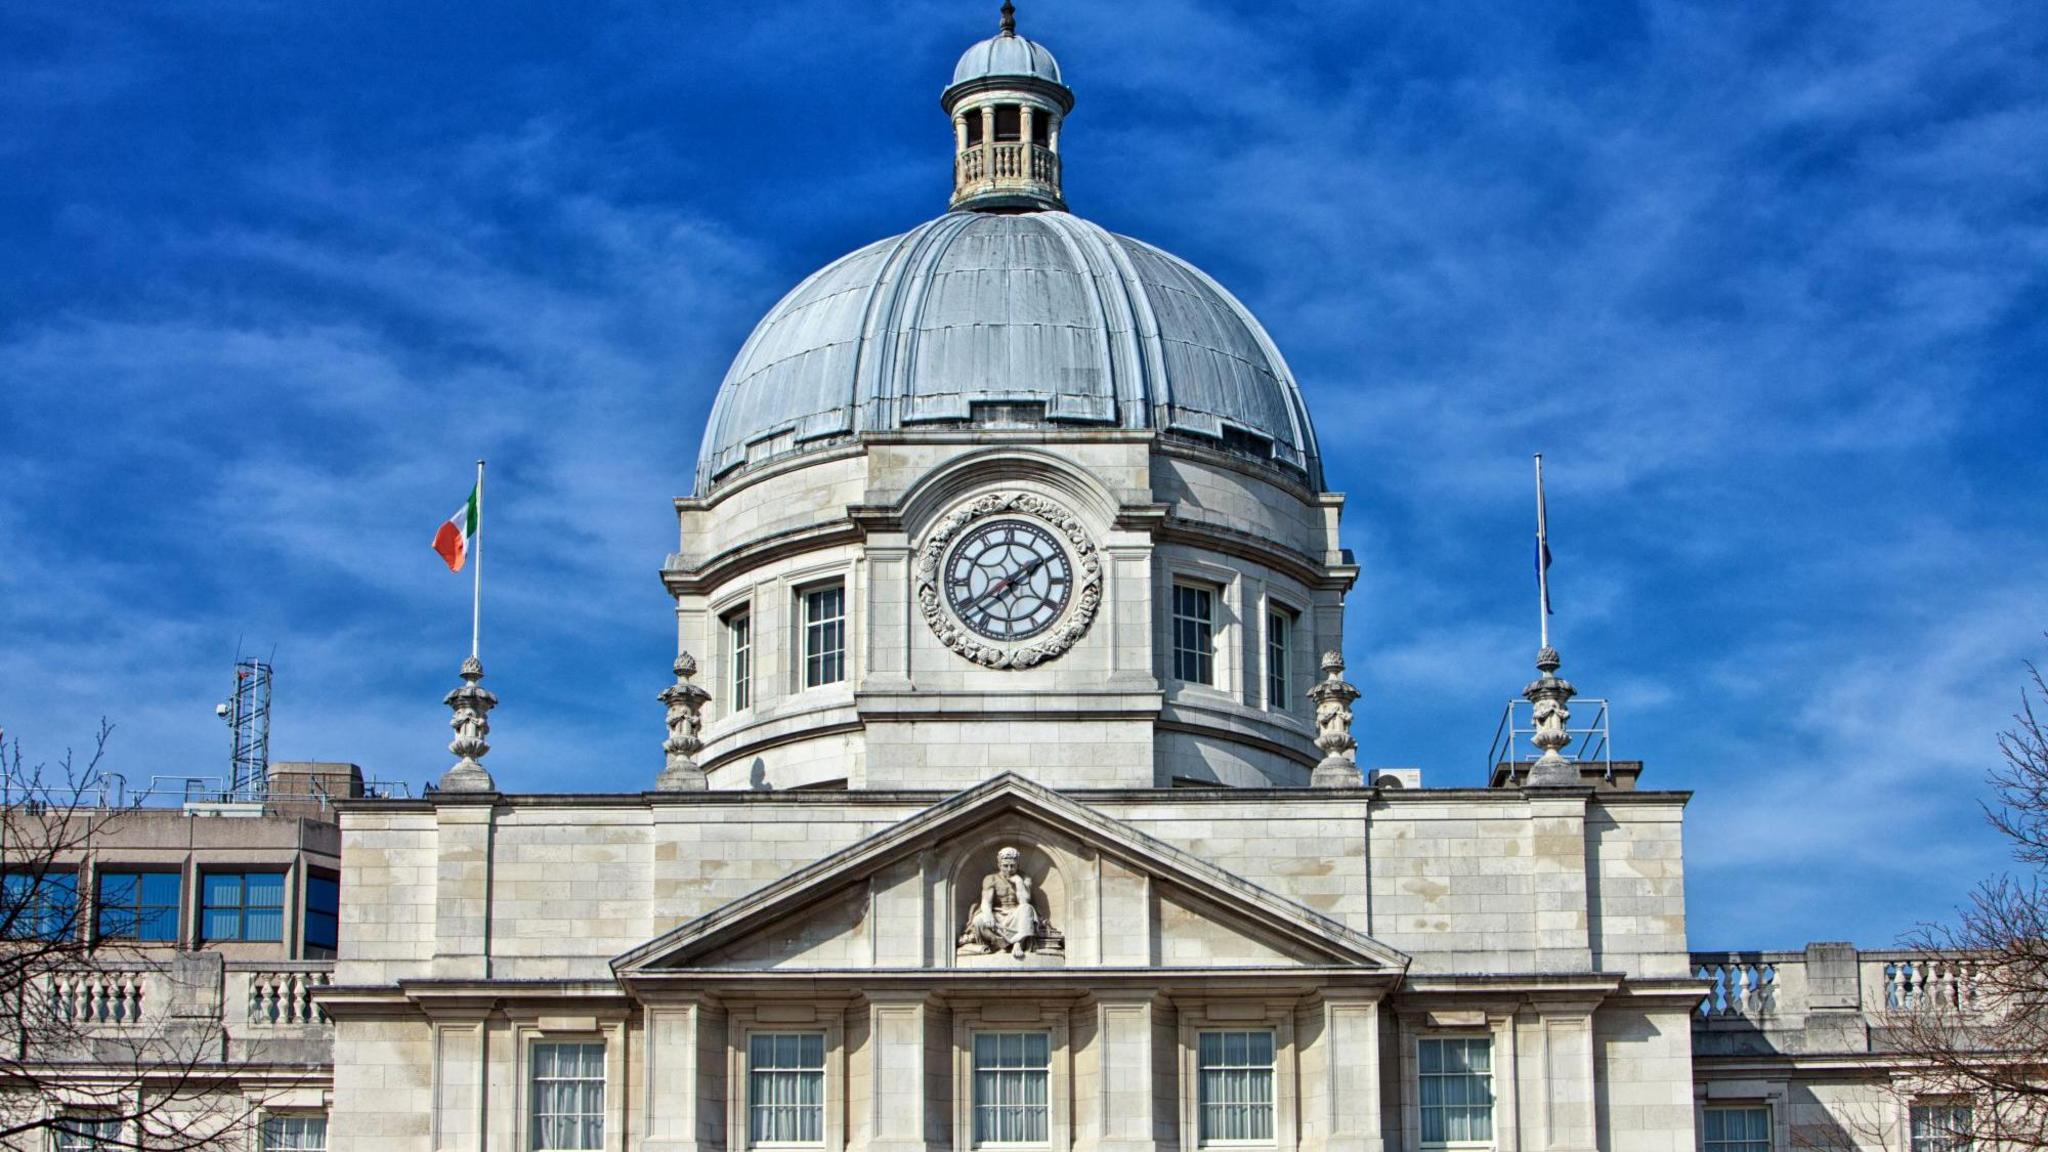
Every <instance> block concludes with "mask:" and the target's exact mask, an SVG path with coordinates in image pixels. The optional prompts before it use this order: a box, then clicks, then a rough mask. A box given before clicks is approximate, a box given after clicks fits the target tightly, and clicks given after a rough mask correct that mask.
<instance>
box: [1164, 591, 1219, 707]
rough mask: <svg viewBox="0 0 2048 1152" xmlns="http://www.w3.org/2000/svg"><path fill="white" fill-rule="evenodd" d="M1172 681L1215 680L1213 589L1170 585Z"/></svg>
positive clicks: (1194, 681) (1192, 682)
mask: <svg viewBox="0 0 2048 1152" xmlns="http://www.w3.org/2000/svg"><path fill="white" fill-rule="evenodd" d="M1173 678H1174V679H1175V680H1185V681H1187V682H1188V683H1190V684H1213V683H1215V680H1216V590H1215V589H1213V588H1200V587H1196V586H1195V585H1193V584H1175V585H1174V586H1173Z"/></svg>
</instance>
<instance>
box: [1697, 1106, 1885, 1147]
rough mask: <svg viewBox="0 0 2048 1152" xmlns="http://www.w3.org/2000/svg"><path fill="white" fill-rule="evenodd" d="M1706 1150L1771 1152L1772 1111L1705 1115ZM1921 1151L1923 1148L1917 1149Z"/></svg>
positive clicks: (1746, 1108)
mask: <svg viewBox="0 0 2048 1152" xmlns="http://www.w3.org/2000/svg"><path fill="white" fill-rule="evenodd" d="M1702 1119H1703V1121H1704V1123H1703V1124H1702V1127H1703V1128H1704V1129H1705V1134H1704V1139H1703V1141H1702V1143H1703V1144H1704V1145H1705V1148H1706V1152H1770V1150H1771V1110H1770V1109H1769V1108H1765V1107H1751V1106H1744V1107H1717V1108H1709V1109H1707V1110H1706V1113H1705V1115H1704V1116H1703V1117H1702ZM1915 1152H1919V1150H1915Z"/></svg>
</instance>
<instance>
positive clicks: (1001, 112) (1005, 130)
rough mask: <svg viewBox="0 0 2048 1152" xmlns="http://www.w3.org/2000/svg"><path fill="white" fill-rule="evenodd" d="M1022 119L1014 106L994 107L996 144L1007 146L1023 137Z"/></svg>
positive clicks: (1001, 105)
mask: <svg viewBox="0 0 2048 1152" xmlns="http://www.w3.org/2000/svg"><path fill="white" fill-rule="evenodd" d="M1023 124H1024V119H1023V115H1022V113H1021V112H1020V111H1019V110H1018V108H1017V106H1016V105H1015V104H998V105H996V143H998V144H1008V143H1010V142H1012V141H1015V140H1018V139H1020V138H1022V136H1023V134H1024V133H1023Z"/></svg>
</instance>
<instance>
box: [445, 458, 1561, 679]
mask: <svg viewBox="0 0 2048 1152" xmlns="http://www.w3.org/2000/svg"><path fill="white" fill-rule="evenodd" d="M1538 468H1539V469H1540V468H1541V463H1540V458H1539V464H1538ZM472 547H474V548H475V549H476V556H475V558H474V566H473V569H472V571H471V573H470V580H471V585H470V597H469V658H470V659H472V660H475V659H477V658H478V657H477V636H478V633H480V632H481V631H482V630H483V621H484V462H483V461H481V460H479V461H477V462H476V540H475V541H474V542H473V544H472Z"/></svg>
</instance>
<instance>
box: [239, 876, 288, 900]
mask: <svg viewBox="0 0 2048 1152" xmlns="http://www.w3.org/2000/svg"><path fill="white" fill-rule="evenodd" d="M244 884H245V887H244V888H243V892H244V896H243V903H244V904H247V905H248V906H249V907H251V908H282V907H284V873H282V872H252V873H250V874H249V875H248V876H247V877H245V878H244Z"/></svg>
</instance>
